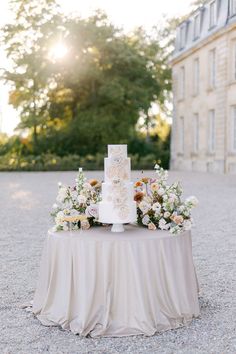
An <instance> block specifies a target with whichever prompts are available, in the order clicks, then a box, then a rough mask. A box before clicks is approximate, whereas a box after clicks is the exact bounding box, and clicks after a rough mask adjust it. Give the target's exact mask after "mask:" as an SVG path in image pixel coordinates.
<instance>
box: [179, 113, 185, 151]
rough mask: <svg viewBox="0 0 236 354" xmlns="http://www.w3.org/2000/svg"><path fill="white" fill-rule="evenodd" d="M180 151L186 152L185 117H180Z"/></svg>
mask: <svg viewBox="0 0 236 354" xmlns="http://www.w3.org/2000/svg"><path fill="white" fill-rule="evenodd" d="M179 152H180V153H181V154H183V153H184V117H180V119H179Z"/></svg>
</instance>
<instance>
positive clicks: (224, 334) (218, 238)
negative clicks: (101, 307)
mask: <svg viewBox="0 0 236 354" xmlns="http://www.w3.org/2000/svg"><path fill="white" fill-rule="evenodd" d="M153 174H154V173H153V172H151V173H147V172H145V175H153ZM138 175H140V173H138V172H135V173H134V176H133V177H134V178H133V180H134V179H135V177H137V176H138ZM88 176H89V177H94V176H99V177H102V173H101V172H99V173H95V172H93V173H88ZM74 178H75V173H74V172H45V173H42V172H40V173H0V216H1V223H0V252H1V253H0V255H1V257H0V269H1V272H0V353H1V354H4V353H5V354H20V353H22V354H34V353H53V354H60V353H67V354H75V353H82V354H85V353H87V354H88V353H96V354H115V353H122V354H125V353H132V354H138V353H140V354H146V353H150V354H154V353H161V354H164V353H186V354H196V353H206V354H209V353H212V354H213V353H214V354H218V353H219V354H225V353H236V176H223V175H210V174H202V173H190V172H171V173H170V179H171V180H181V181H182V184H183V187H184V190H185V194H186V195H196V196H197V197H198V199H199V201H200V205H199V207H198V208H197V209H196V210H195V211H194V218H195V221H196V227H195V228H194V229H193V232H192V234H193V254H194V260H195V265H196V269H197V273H198V277H199V282H200V287H201V295H200V304H201V318H199V319H196V320H194V322H193V323H192V324H191V325H190V326H189V327H185V328H181V329H178V330H173V331H169V332H165V333H163V334H160V335H155V336H153V337H151V338H149V337H143V336H138V337H128V338H127V337H126V338H115V339H113V338H101V339H91V338H80V337H79V336H77V335H74V334H72V333H70V332H65V331H62V330H60V329H59V328H56V327H52V328H48V327H43V326H42V325H41V324H40V323H39V321H38V320H37V319H36V318H34V317H33V315H32V314H31V313H29V312H26V311H25V310H23V309H21V308H20V305H21V304H22V303H25V302H27V301H29V300H31V299H32V298H33V294H34V289H35V286H36V282H37V277H38V270H39V268H38V267H39V261H40V256H41V252H42V247H43V242H44V237H45V235H46V232H47V229H48V227H49V226H50V224H51V220H50V218H49V210H50V207H51V205H52V203H53V202H54V201H55V196H56V191H57V182H58V181H62V182H65V183H72V182H73V180H74ZM153 271H155V270H153Z"/></svg>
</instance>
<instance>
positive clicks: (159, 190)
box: [157, 187, 165, 196]
mask: <svg viewBox="0 0 236 354" xmlns="http://www.w3.org/2000/svg"><path fill="white" fill-rule="evenodd" d="M157 193H158V194H159V195H160V196H162V195H163V194H164V193H165V190H164V188H162V187H161V188H159V189H158V191H157Z"/></svg>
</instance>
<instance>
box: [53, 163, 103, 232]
mask: <svg viewBox="0 0 236 354" xmlns="http://www.w3.org/2000/svg"><path fill="white" fill-rule="evenodd" d="M100 200H101V183H100V182H99V181H97V180H96V179H91V180H89V181H87V179H86V177H85V175H84V173H83V170H82V168H79V172H78V175H77V177H76V179H75V186H73V187H71V186H66V185H63V184H62V183H60V182H59V183H58V194H57V198H56V201H57V202H56V203H55V204H53V210H52V212H51V215H52V217H53V218H54V222H55V225H54V226H53V231H60V230H64V231H68V230H78V229H80V228H81V229H84V230H87V229H89V228H90V226H92V225H96V224H97V225H99V222H98V202H99V201H100Z"/></svg>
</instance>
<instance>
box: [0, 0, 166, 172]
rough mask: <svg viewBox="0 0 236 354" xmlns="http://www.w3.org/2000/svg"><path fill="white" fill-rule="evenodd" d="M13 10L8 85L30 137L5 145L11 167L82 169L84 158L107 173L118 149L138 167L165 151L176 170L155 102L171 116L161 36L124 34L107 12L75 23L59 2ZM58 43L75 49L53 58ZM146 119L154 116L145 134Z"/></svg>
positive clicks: (25, 1)
mask: <svg viewBox="0 0 236 354" xmlns="http://www.w3.org/2000/svg"><path fill="white" fill-rule="evenodd" d="M12 8H13V11H14V13H15V21H14V22H13V23H12V24H9V25H6V26H5V27H4V28H3V29H2V33H1V43H2V44H3V45H4V47H5V49H6V52H7V55H8V57H9V59H10V60H11V62H12V68H11V70H5V72H4V74H3V78H4V80H5V81H6V82H8V83H10V85H11V92H10V96H9V102H10V103H11V104H12V105H13V107H15V108H16V109H17V110H18V112H19V116H20V119H21V121H20V123H19V126H18V131H19V132H24V136H26V135H27V137H26V138H24V139H23V138H20V137H13V138H11V139H10V140H9V141H8V142H6V141H5V142H4V143H3V144H2V146H0V154H1V155H4V156H5V158H4V159H5V160H4V159H3V161H7V159H8V157H9V155H11V156H12V159H13V160H11V161H12V163H11V164H10V165H9V168H10V169H14V168H16V169H19V168H22V169H26V168H28V169H31V168H32V169H34V168H36V169H38V168H42V169H45V170H47V169H69V168H71V169H77V167H78V165H79V164H78V161H80V159H83V158H84V159H85V160H84V164H85V165H86V166H87V167H88V168H94V169H95V168H101V167H102V163H103V157H102V158H101V154H102V156H103V154H104V153H105V150H106V145H107V144H112V143H128V144H130V145H131V153H133V155H135V156H136V155H138V158H137V164H138V163H140V160H139V159H140V158H142V159H143V164H146V165H148V164H149V163H150V162H151V160H153V159H155V156H157V155H158V154H159V155H160V154H162V151H163V154H164V155H165V157H164V160H165V161H166V162H165V164H168V161H167V160H168V158H167V156H168V146H169V145H168V143H167V145H166V146H165V140H166V141H168V129H167V130H165V129H166V127H164V126H161V125H160V124H159V123H158V124H156V122H155V120H156V118H155V117H150V114H149V111H150V106H151V104H152V103H153V102H156V103H157V104H158V106H159V107H160V109H161V110H162V111H163V110H164V107H165V101H166V100H167V99H168V96H169V92H170V90H171V74H170V68H169V67H168V56H167V55H166V52H165V50H164V49H163V46H161V45H160V41H161V40H162V37H161V36H160V33H159V32H158V31H155V32H154V31H153V33H152V35H151V36H150V35H148V34H147V33H146V32H145V31H144V30H142V29H141V28H139V29H138V30H136V31H135V32H134V33H133V34H132V35H127V34H124V32H123V31H122V29H118V28H116V27H115V26H114V25H112V24H111V23H110V22H109V19H108V18H107V16H106V15H105V14H104V13H102V12H100V11H98V12H97V13H95V14H94V15H93V16H91V17H89V18H87V19H82V18H79V17H76V16H75V17H73V18H72V17H70V18H68V17H66V16H65V15H64V14H62V13H61V12H60V9H59V8H58V6H57V4H56V1H54V0H12ZM57 43H59V44H61V45H66V47H67V49H68V53H67V55H66V56H65V57H63V58H59V57H56V56H54V55H53V52H52V48H53V47H54V46H55V45H56V44H57ZM140 114H143V115H145V116H146V117H147V119H146V123H145V124H146V128H147V129H146V130H145V129H144V130H143V131H141V135H140V134H139V133H138V132H137V122H138V120H139V117H140ZM153 122H154V123H153ZM158 127H159V128H158ZM160 127H161V128H160ZM149 128H150V129H149ZM158 129H159V130H158ZM165 131H166V132H167V133H166V134H165V133H163V132H165ZM146 135H148V139H146ZM164 136H165V137H164ZM163 137H164V138H163ZM132 146H135V148H134V147H132ZM135 149H136V150H135ZM145 155H148V156H149V157H145ZM164 155H163V156H164ZM36 156H38V157H36ZM50 156H52V159H51V158H50ZM53 156H56V157H55V159H56V163H54V162H55V161H54V160H55V159H54V157H53ZM93 156H94V157H93ZM144 157H145V159H146V161H147V162H145V159H144ZM13 161H14V162H13ZM52 161H54V162H52ZM135 161H136V160H135ZM9 163H10V162H9ZM60 164H61V165H60ZM134 164H135V162H134ZM152 165H153V164H152V163H151V164H150V166H149V168H152ZM4 166H5V162H3V163H2V167H1V168H2V169H4V168H5V167H4ZM60 166H61V167H60ZM93 166H94V167H93ZM165 167H166V165H165ZM140 168H141V166H140Z"/></svg>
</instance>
